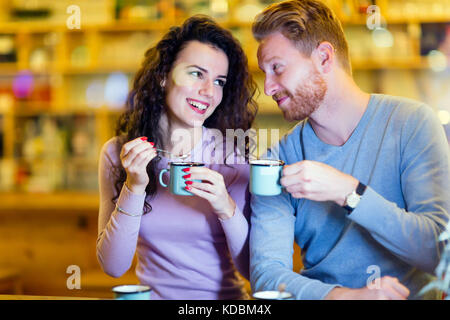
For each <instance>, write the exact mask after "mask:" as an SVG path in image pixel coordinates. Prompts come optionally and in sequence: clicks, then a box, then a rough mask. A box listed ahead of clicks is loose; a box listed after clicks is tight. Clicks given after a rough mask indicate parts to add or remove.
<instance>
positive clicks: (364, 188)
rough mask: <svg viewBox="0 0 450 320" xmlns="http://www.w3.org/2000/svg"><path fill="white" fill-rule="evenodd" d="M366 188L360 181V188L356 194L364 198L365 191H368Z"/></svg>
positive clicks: (357, 188)
mask: <svg viewBox="0 0 450 320" xmlns="http://www.w3.org/2000/svg"><path fill="white" fill-rule="evenodd" d="M366 188H367V186H366V185H365V184H363V183H361V181H359V183H358V186H357V187H356V194H359V195H360V196H362V195H363V194H364V191H366Z"/></svg>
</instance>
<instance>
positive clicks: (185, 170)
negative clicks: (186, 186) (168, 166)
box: [183, 168, 191, 172]
mask: <svg viewBox="0 0 450 320" xmlns="http://www.w3.org/2000/svg"><path fill="white" fill-rule="evenodd" d="M189 170H191V168H184V169H183V172H189Z"/></svg>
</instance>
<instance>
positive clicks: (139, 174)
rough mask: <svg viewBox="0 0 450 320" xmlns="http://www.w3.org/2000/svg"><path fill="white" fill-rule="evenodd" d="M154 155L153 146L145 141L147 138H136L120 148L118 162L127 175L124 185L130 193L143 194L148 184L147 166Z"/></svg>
mask: <svg viewBox="0 0 450 320" xmlns="http://www.w3.org/2000/svg"><path fill="white" fill-rule="evenodd" d="M156 155H157V153H156V150H155V147H154V144H153V143H152V142H149V141H147V137H139V138H136V139H134V140H131V141H129V142H127V143H125V144H124V145H123V146H122V150H121V151H120V161H121V162H122V166H123V168H124V169H125V171H126V173H127V179H126V181H125V185H126V186H127V188H128V189H129V190H130V191H131V192H133V193H136V194H143V193H145V188H146V187H147V185H148V183H149V177H148V174H147V165H148V163H149V162H150V161H151V160H152V159H153V158H154V157H156Z"/></svg>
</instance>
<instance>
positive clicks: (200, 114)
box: [164, 41, 228, 128]
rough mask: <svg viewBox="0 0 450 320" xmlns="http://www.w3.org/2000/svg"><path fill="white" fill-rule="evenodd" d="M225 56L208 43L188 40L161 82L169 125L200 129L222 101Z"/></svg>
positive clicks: (225, 69)
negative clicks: (164, 92) (162, 83)
mask: <svg viewBox="0 0 450 320" xmlns="http://www.w3.org/2000/svg"><path fill="white" fill-rule="evenodd" d="M227 74H228V57H227V56H226V54H225V53H224V52H223V51H222V50H220V49H218V48H215V47H213V46H211V45H209V44H204V43H201V42H199V41H190V42H188V44H187V45H186V46H185V47H184V49H182V50H181V51H180V52H179V53H178V56H177V58H176V60H175V62H174V64H173V66H172V69H171V71H170V72H169V75H168V77H167V79H166V80H165V81H164V86H165V91H166V105H167V108H168V118H169V121H170V122H171V124H172V125H176V126H177V127H183V128H192V127H200V126H202V125H203V123H204V122H205V120H206V119H207V118H208V117H209V116H210V115H211V114H212V113H213V112H214V110H215V109H216V107H217V106H218V105H219V104H220V102H221V101H222V96H223V88H224V85H225V82H226V80H227Z"/></svg>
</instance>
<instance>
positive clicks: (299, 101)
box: [281, 70, 327, 121]
mask: <svg viewBox="0 0 450 320" xmlns="http://www.w3.org/2000/svg"><path fill="white" fill-rule="evenodd" d="M326 92H327V85H326V83H325V80H324V79H323V78H322V76H321V75H320V74H319V72H317V71H316V70H313V71H311V72H310V74H309V75H308V78H307V80H306V81H305V82H304V83H302V84H300V85H298V86H297V88H296V89H295V94H294V95H293V96H292V95H290V94H289V97H290V101H288V105H287V106H286V107H287V108H286V109H284V108H282V109H281V110H282V111H283V115H284V118H285V119H286V120H287V121H301V120H304V119H306V118H307V117H309V116H310V115H311V114H312V113H313V112H314V111H316V110H317V109H318V108H319V106H320V104H321V103H322V101H323V99H324V98H325V94H326Z"/></svg>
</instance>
